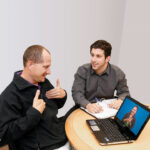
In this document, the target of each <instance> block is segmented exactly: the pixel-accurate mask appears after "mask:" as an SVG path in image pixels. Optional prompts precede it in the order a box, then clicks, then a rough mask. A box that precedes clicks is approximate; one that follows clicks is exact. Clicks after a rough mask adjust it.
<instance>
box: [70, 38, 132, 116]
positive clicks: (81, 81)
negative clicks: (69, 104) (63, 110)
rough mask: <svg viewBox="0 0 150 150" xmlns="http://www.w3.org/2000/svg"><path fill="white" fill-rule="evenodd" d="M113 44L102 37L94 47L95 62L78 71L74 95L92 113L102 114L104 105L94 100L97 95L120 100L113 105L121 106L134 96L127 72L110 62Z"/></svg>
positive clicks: (93, 57) (114, 106)
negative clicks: (115, 97)
mask: <svg viewBox="0 0 150 150" xmlns="http://www.w3.org/2000/svg"><path fill="white" fill-rule="evenodd" d="M111 50H112V46H111V44H110V43H109V42H107V41H105V40H98V41H96V42H94V43H93V44H92V45H91V46H90V55H91V62H90V63H87V64H84V65H82V66H80V67H79V68H78V70H77V72H76V73H75V76H74V78H75V79H74V83H73V86H72V96H73V100H74V101H75V103H76V104H77V105H79V106H81V107H84V108H86V109H87V110H88V111H89V112H91V113H99V112H101V111H102V107H101V106H99V105H98V104H97V103H93V102H92V101H93V100H94V99H95V98H96V99H97V100H98V99H101V98H106V99H109V98H113V97H114V93H115V92H116V96H117V97H118V99H117V100H115V101H113V102H112V103H111V104H110V105H109V107H111V108H115V109H119V108H120V106H121V104H122V102H123V100H124V98H125V97H126V96H130V93H129V89H128V86H127V79H126V77H125V73H124V72H123V71H122V70H121V69H120V68H119V67H117V66H115V65H113V64H110V63H109V61H110V58H111Z"/></svg>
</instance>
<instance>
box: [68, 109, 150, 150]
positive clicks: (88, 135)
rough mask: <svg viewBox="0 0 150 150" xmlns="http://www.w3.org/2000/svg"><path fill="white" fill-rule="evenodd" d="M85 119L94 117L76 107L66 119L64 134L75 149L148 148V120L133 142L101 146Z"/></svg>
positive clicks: (134, 149) (149, 135) (149, 148)
mask: <svg viewBox="0 0 150 150" xmlns="http://www.w3.org/2000/svg"><path fill="white" fill-rule="evenodd" d="M87 119H94V118H93V117H92V116H90V115H89V114H87V113H85V112H84V111H82V110H81V109H77V110H75V111H73V112H72V113H71V114H70V116H69V117H68V118H67V120H66V124H65V129H66V134H67V137H68V140H69V142H70V143H71V144H72V145H73V147H74V148H75V149H76V150H142V149H143V150H150V121H148V123H147V125H146V126H145V128H144V130H143V131H142V133H141V135H140V137H139V138H138V139H137V140H136V141H134V142H133V143H130V144H120V145H109V146H101V145H100V144H99V142H98V141H97V139H96V138H95V136H94V135H93V134H92V132H91V130H90V129H89V127H88V125H87V124H86V120H87Z"/></svg>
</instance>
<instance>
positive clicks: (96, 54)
mask: <svg viewBox="0 0 150 150" xmlns="http://www.w3.org/2000/svg"><path fill="white" fill-rule="evenodd" d="M109 59H110V56H108V57H107V58H105V54H104V50H102V49H99V48H93V49H92V50H91V65H92V69H93V70H94V71H95V72H98V71H99V70H102V69H103V68H105V66H107V64H108V62H109Z"/></svg>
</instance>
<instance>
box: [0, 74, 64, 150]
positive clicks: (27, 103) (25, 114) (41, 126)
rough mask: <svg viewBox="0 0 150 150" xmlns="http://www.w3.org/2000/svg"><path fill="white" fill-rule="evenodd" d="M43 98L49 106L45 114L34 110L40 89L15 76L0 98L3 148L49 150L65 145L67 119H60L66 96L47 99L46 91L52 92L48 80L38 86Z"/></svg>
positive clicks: (1, 143)
mask: <svg viewBox="0 0 150 150" xmlns="http://www.w3.org/2000/svg"><path fill="white" fill-rule="evenodd" d="M39 86H40V91H41V92H40V98H42V99H43V100H44V101H45V102H46V108H45V110H44V112H43V114H40V112H39V111H38V110H36V109H35V108H33V107H32V104H33V99H34V97H35V93H36V91H37V89H38V87H37V86H35V85H32V84H31V83H29V82H28V81H26V80H25V79H23V78H22V77H21V76H20V75H18V74H17V73H15V75H14V78H13V81H12V82H11V83H10V84H9V86H8V87H7V88H6V89H5V90H4V91H3V92H2V94H1V95H0V139H1V140H0V145H4V144H9V143H12V142H13V143H15V145H17V148H18V149H19V150H30V149H31V148H33V149H38V148H40V149H41V150H42V149H44V148H46V147H48V148H49V149H55V148H58V147H60V146H62V145H64V144H65V142H66V141H67V138H66V135H65V128H64V124H65V119H66V118H65V117H61V118H57V116H56V115H57V113H58V109H59V108H61V107H63V105H64V103H65V101H66V98H67V96H65V97H64V98H62V99H47V97H46V96H45V93H46V91H48V90H50V89H53V88H54V87H53V86H52V84H51V83H50V82H49V81H48V80H47V79H46V80H45V82H43V83H39Z"/></svg>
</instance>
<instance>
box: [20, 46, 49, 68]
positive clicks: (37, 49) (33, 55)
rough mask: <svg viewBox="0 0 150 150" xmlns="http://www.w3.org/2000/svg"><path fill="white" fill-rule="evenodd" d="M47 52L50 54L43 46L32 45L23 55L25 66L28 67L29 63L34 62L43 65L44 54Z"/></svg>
mask: <svg viewBox="0 0 150 150" xmlns="http://www.w3.org/2000/svg"><path fill="white" fill-rule="evenodd" d="M44 51H46V52H47V53H49V54H50V52H49V51H48V50H47V49H46V48H45V47H43V46H41V45H32V46H30V47H28V48H27V49H26V50H25V52H24V55H23V65H24V67H26V64H27V62H28V61H29V60H30V61H33V62H34V63H42V62H43V55H42V54H43V52H44Z"/></svg>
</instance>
